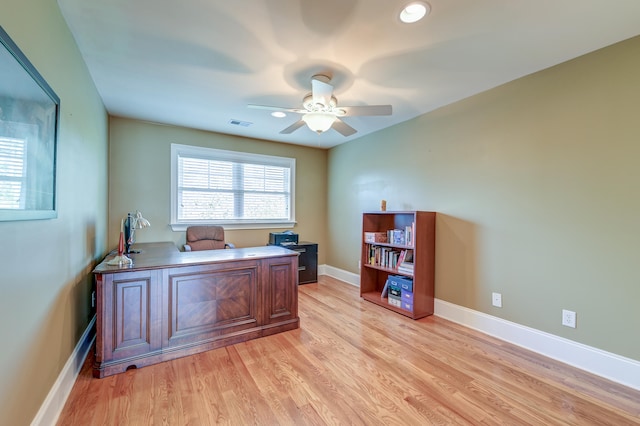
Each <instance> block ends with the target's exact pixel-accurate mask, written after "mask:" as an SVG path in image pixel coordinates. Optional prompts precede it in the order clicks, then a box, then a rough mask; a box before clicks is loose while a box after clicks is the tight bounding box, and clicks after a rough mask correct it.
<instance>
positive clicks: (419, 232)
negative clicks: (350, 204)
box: [360, 211, 436, 319]
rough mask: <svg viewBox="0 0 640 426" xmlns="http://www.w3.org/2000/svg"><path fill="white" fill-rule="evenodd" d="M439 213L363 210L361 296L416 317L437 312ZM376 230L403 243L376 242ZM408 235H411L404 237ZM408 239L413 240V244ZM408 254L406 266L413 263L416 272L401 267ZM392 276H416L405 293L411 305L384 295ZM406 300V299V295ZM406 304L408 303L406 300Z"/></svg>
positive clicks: (411, 265)
mask: <svg viewBox="0 0 640 426" xmlns="http://www.w3.org/2000/svg"><path fill="white" fill-rule="evenodd" d="M435 217H436V214H435V212H425V211H397V212H365V213H364V214H363V216H362V230H363V238H362V244H361V245H362V253H361V263H362V266H363V267H362V268H361V270H360V297H362V298H363V299H364V300H367V301H369V302H372V303H375V304H377V305H380V306H383V307H385V308H387V309H389V310H391V311H394V312H397V313H399V314H402V315H405V316H408V317H410V318H413V319H418V318H423V317H425V316H428V315H432V314H433V298H434V269H435ZM394 230H395V233H394ZM390 231H391V233H390ZM374 234H375V237H377V238H382V239H384V235H388V236H389V238H390V237H391V236H392V235H395V237H394V238H395V241H396V242H399V244H394V243H389V242H386V241H380V242H377V240H376V242H372V238H374ZM398 236H399V238H398ZM405 237H407V238H406V239H404V238H405ZM403 239H404V240H403ZM407 240H410V241H409V244H407ZM403 252H405V253H403ZM408 253H410V255H408ZM404 258H406V259H407V262H406V263H405V264H404V265H403V266H404V267H405V268H406V267H408V266H410V267H411V268H412V269H413V274H411V273H408V272H406V271H403V272H399V271H398V267H399V266H400V261H401V260H402V259H404ZM410 260H412V262H411V261H410ZM407 264H409V265H407ZM409 270H411V269H409ZM390 276H399V277H400V278H402V277H405V278H409V279H412V289H411V291H408V290H403V291H404V293H403V295H402V296H403V297H408V298H409V299H407V300H410V301H411V304H410V306H409V305H406V306H407V308H406V309H403V308H401V307H399V306H394V305H392V304H390V303H389V298H388V297H386V298H383V297H382V291H383V289H384V287H385V283H386V282H387V280H388V279H389V277H390ZM402 301H403V302H404V299H402ZM402 306H405V304H404V303H403V304H402Z"/></svg>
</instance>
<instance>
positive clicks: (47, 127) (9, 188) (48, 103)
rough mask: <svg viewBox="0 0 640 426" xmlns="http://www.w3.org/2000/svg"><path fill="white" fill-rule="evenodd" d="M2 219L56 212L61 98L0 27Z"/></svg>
mask: <svg viewBox="0 0 640 426" xmlns="http://www.w3.org/2000/svg"><path fill="white" fill-rule="evenodd" d="M0 75H1V76H2V78H0V221H14V220H33V219H51V218H55V217H57V210H56V150H57V142H58V129H59V121H60V99H59V98H58V96H57V95H56V94H55V92H54V91H53V89H51V87H49V85H48V84H47V82H46V81H45V80H44V78H42V76H41V75H40V74H39V73H38V71H37V70H36V69H35V68H34V66H33V65H32V64H31V62H29V60H28V59H27V58H26V56H25V55H24V54H23V53H22V52H21V51H20V49H19V48H18V46H17V45H16V44H15V43H14V42H13V41H12V40H11V38H10V37H9V35H8V34H7V33H6V32H5V31H4V29H3V28H2V27H1V26H0Z"/></svg>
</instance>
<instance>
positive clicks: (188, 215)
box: [171, 144, 295, 231]
mask: <svg viewBox="0 0 640 426" xmlns="http://www.w3.org/2000/svg"><path fill="white" fill-rule="evenodd" d="M294 182H295V159H293V158H285V157H274V156H269V155H258V154H248V153H243V152H235V151H223V150H219V149H211V148H200V147H194V146H187V145H178V144H171V190H172V191H171V192H172V193H171V202H172V208H171V225H172V228H173V230H174V231H178V230H184V229H186V227H187V226H188V225H196V224H216V225H225V227H226V228H228V229H229V228H230V229H233V228H264V227H290V226H293V224H294V223H295V214H294V205H295V203H294Z"/></svg>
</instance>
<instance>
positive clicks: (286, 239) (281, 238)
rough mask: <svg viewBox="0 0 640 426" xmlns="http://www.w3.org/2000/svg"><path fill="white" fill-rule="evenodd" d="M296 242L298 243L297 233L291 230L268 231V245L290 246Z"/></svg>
mask: <svg viewBox="0 0 640 426" xmlns="http://www.w3.org/2000/svg"><path fill="white" fill-rule="evenodd" d="M296 244H298V234H294V233H293V231H284V232H270V233H269V245H272V246H292V245H296Z"/></svg>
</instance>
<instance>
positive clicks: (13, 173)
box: [0, 137, 26, 209]
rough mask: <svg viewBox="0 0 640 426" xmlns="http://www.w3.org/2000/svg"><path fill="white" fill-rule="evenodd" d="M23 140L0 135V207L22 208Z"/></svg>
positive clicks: (23, 181) (23, 186)
mask: <svg viewBox="0 0 640 426" xmlns="http://www.w3.org/2000/svg"><path fill="white" fill-rule="evenodd" d="M25 151H26V150H25V141H24V140H22V139H14V138H7V137H0V209H20V208H24V202H25V200H24V194H23V191H24V189H25V176H26V170H25Z"/></svg>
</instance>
